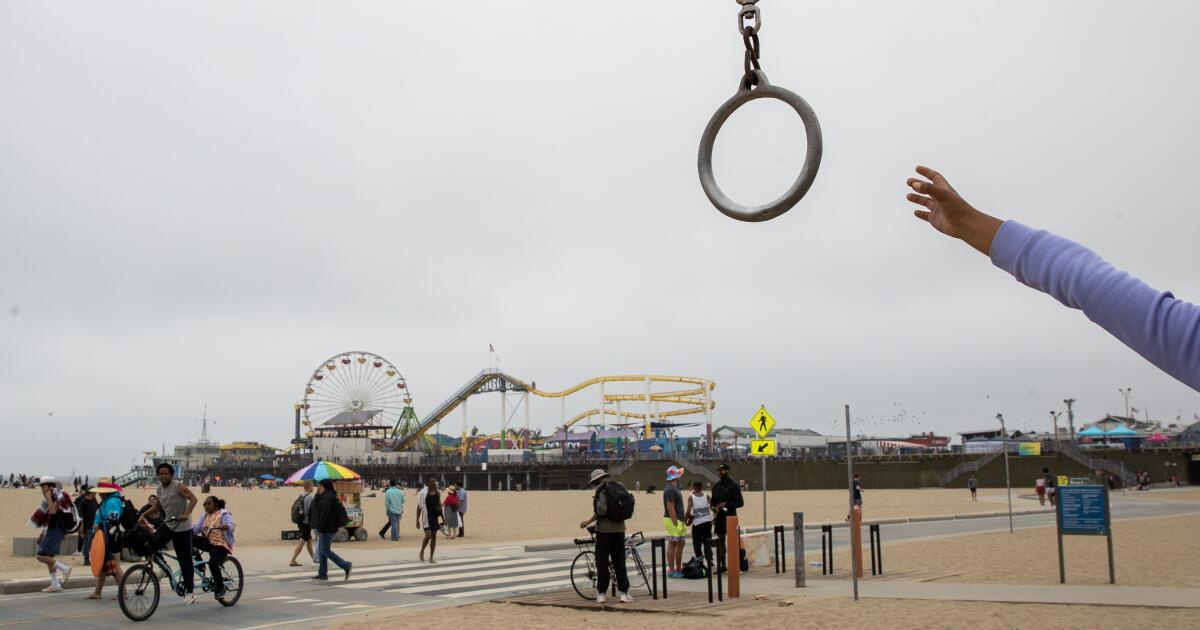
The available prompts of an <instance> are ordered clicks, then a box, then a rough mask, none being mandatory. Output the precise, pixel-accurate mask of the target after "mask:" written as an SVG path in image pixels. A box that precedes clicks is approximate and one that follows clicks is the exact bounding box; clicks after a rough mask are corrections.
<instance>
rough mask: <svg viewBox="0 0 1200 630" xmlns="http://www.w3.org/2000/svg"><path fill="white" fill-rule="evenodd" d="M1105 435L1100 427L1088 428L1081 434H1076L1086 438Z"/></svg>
mask: <svg viewBox="0 0 1200 630" xmlns="http://www.w3.org/2000/svg"><path fill="white" fill-rule="evenodd" d="M1104 434H1105V433H1104V431H1101V430H1100V428H1099V427H1088V428H1086V429H1084V430H1082V431H1080V432H1079V433H1076V435H1084V436H1097V435H1104Z"/></svg>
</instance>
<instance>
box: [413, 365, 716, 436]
mask: <svg viewBox="0 0 1200 630" xmlns="http://www.w3.org/2000/svg"><path fill="white" fill-rule="evenodd" d="M609 383H626V384H628V383H642V384H643V386H644V387H643V390H642V391H641V392H640V393H608V392H606V391H605V385H606V384H609ZM656 383H672V384H686V385H694V386H695V387H692V388H688V389H672V390H671V391H654V387H653V385H654V384H656ZM592 386H598V389H599V393H598V396H597V399H596V400H597V405H596V407H595V408H592V409H588V410H586V411H584V412H582V413H579V414H577V415H575V416H574V417H572V418H570V419H568V418H567V417H566V398H567V397H568V396H570V395H572V394H575V393H578V392H580V391H583V390H585V389H587V388H589V387H592ZM715 388H716V383H715V382H713V381H711V380H709V379H705V378H698V377H693V376H657V375H647V374H641V375H622V376H599V377H596V378H591V379H588V380H586V381H583V382H581V383H579V384H578V385H575V386H574V387H570V388H567V389H564V390H562V391H557V392H554V391H546V390H542V389H538V388H536V387H534V386H533V385H529V384H526V383H525V382H524V381H522V380H520V379H518V378H515V377H512V376H509V375H508V374H505V373H503V372H501V371H499V370H484V371H482V372H480V373H479V374H477V375H475V377H474V378H472V379H471V380H469V381H467V383H466V384H465V385H464V386H463V387H461V388H459V390H458V391H457V392H455V393H454V395H453V396H451V397H450V398H448V399H446V401H445V402H443V403H442V404H441V405H439V406H437V407H436V408H434V410H433V411H432V412H431V413H429V414H428V415H426V416H425V417H424V418H423V419H422V420H421V421H420V424H419V425H418V426H416V427H415V428H413V429H412V430H411V431H408V432H407V433H406V434H404V435H396V436H395V437H396V438H397V440H398V442H397V446H396V448H397V450H406V449H409V448H411V447H413V446H414V445H415V444H416V442H417V441H418V440H420V439H421V437H422V436H423V435H424V434H425V433H426V432H427V431H429V430H430V429H431V428H433V427H434V426H436V425H437V424H438V423H440V422H441V421H442V420H444V419H445V418H446V416H447V415H449V414H450V412H451V411H453V410H454V409H455V408H457V407H458V406H459V405H461V404H463V403H464V402H465V401H466V400H467V399H468V398H470V397H471V396H474V395H476V394H483V393H490V392H501V393H510V392H511V393H515V394H522V395H525V396H528V395H530V394H532V395H534V396H538V397H541V398H558V399H560V400H561V401H562V405H561V406H560V409H561V413H560V421H561V424H560V425H559V426H560V428H562V429H563V430H564V431H565V430H567V429H569V428H570V427H571V426H572V425H574V424H576V423H577V422H579V421H580V420H583V419H584V418H588V417H591V416H597V415H598V416H600V417H601V422H602V423H607V418H608V416H613V417H615V418H621V419H633V420H640V421H642V423H643V427H644V429H643V430H644V433H643V434H644V436H645V437H651V435H652V431H651V423H652V422H654V421H656V420H661V419H663V418H672V417H678V416H686V415H694V414H704V416H705V424H706V427H707V431H706V435H707V436H708V443H709V444H711V443H712V439H711V437H712V435H711V434H712V410H713V409H715V408H716V403H715V402H714V401H713V399H712V391H713V389H715ZM622 403H631V404H637V405H640V406H642V408H641V409H640V410H638V411H627V410H625V409H622ZM663 404H667V405H673V406H674V405H678V406H680V407H679V408H675V409H667V410H662V409H661V408H660V406H661V405H663ZM610 405H612V406H615V409H614V408H611V407H610ZM525 410H526V418H525V422H526V429H528V422H529V417H528V414H529V411H528V410H529V403H528V399H526V400H525ZM463 429H464V434H465V429H466V427H465V426H464V427H463ZM466 437H467V436H466V435H464V436H463V438H464V440H463V442H462V447H463V448H465V447H466V446H467V440H466Z"/></svg>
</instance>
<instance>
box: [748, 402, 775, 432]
mask: <svg viewBox="0 0 1200 630" xmlns="http://www.w3.org/2000/svg"><path fill="white" fill-rule="evenodd" d="M750 428H751V429H754V432H755V433H757V434H758V437H760V438H765V437H767V435H769V434H770V433H771V429H774V428H775V418H772V417H771V414H769V413H767V408H766V407H759V408H758V413H756V414H754V417H753V418H750Z"/></svg>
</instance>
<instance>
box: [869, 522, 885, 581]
mask: <svg viewBox="0 0 1200 630" xmlns="http://www.w3.org/2000/svg"><path fill="white" fill-rule="evenodd" d="M869 537H870V539H871V575H883V539H881V538H880V536H879V524H878V523H876V524H873V525H871V531H870V534H869ZM876 565H878V573H876Z"/></svg>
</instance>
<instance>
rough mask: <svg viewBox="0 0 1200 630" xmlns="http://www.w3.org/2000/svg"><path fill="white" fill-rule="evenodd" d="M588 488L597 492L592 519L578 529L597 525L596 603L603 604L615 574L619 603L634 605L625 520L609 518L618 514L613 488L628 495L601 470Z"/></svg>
mask: <svg viewBox="0 0 1200 630" xmlns="http://www.w3.org/2000/svg"><path fill="white" fill-rule="evenodd" d="M588 485H591V486H592V487H594V488H595V489H596V493H595V494H594V495H592V516H591V518H589V519H588V520H586V521H583V522H582V523H580V524H579V529H587V528H588V527H590V526H591V525H592V523H595V524H596V534H595V535H596V603H597V604H603V603H604V601H605V599H606V597H607V595H608V587H609V585H610V579H611V575H612V574H613V573H615V574H616V576H617V592H619V593H620V594H621V596H620V602H621V603H622V604H628V603H631V602H632V601H633V598H632V597H630V596H629V575H628V574H627V573H626V572H625V521H624V520H619V519H616V518H611V517H610V512H612V513H613V514H615V510H616V505H615V504H616V500H615V498H614V496H615V494H616V493H617V492H618V491H617V490H616V489H615V488H613V486H615V487H619V488H620V490H619V492H620V493H623V494H628V493H629V492H628V491H627V490H625V487H624V486H622V485H621V484H619V483H617V482H615V481H612V480H610V479H609V478H608V473H607V472H605V471H604V470H602V469H600V468H597V469H595V470H593V471H592V474H591V476H590V477H589V478H588ZM610 566H611V567H612V570H611V571H610V570H609V567H610Z"/></svg>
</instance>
